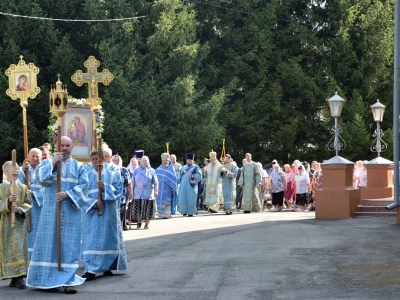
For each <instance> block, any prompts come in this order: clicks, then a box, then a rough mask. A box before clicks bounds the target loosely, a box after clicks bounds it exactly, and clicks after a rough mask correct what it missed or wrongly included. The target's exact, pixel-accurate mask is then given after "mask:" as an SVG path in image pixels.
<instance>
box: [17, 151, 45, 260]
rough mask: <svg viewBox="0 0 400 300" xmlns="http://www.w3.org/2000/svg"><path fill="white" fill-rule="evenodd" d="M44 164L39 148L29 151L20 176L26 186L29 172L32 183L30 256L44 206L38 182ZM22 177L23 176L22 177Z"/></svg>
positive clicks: (29, 234) (40, 186)
mask: <svg viewBox="0 0 400 300" xmlns="http://www.w3.org/2000/svg"><path fill="white" fill-rule="evenodd" d="M41 162H42V151H41V150H40V149H39V148H32V149H31V150H29V157H28V159H27V160H25V161H24V164H23V166H22V168H21V171H20V172H19V174H18V177H19V178H20V182H21V183H23V184H26V178H25V172H26V171H27V170H28V178H29V182H30V191H29V192H30V195H31V197H32V209H31V214H30V218H31V219H30V223H31V231H30V232H28V254H29V259H30V258H31V256H32V252H33V247H34V243H35V237H36V232H37V228H38V225H39V219H40V211H41V209H42V205H43V188H42V185H41V184H40V183H39V181H38V180H37V179H38V178H37V172H35V170H36V169H37V166H38V165H39V164H40V163H41ZM20 175H21V176H20Z"/></svg>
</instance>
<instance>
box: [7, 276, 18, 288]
mask: <svg viewBox="0 0 400 300" xmlns="http://www.w3.org/2000/svg"><path fill="white" fill-rule="evenodd" d="M17 279H18V278H16V277H15V278H11V282H10V284H9V285H8V286H9V287H16V286H17V285H16V282H17Z"/></svg>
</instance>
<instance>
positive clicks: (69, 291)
mask: <svg viewBox="0 0 400 300" xmlns="http://www.w3.org/2000/svg"><path fill="white" fill-rule="evenodd" d="M64 293H66V294H76V293H77V291H76V289H75V287H73V286H64Z"/></svg>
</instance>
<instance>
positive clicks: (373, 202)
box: [362, 198, 393, 207]
mask: <svg viewBox="0 0 400 300" xmlns="http://www.w3.org/2000/svg"><path fill="white" fill-rule="evenodd" d="M392 203H393V198H380V199H364V200H363V201H362V205H363V206H383V207H385V206H387V205H389V204H392Z"/></svg>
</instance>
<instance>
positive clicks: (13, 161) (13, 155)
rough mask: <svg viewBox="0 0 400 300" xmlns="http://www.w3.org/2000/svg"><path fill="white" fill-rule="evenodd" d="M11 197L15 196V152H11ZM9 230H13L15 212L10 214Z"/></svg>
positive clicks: (13, 204) (13, 205)
mask: <svg viewBox="0 0 400 300" xmlns="http://www.w3.org/2000/svg"><path fill="white" fill-rule="evenodd" d="M11 162H12V164H11V176H12V180H11V195H16V192H17V187H16V181H17V176H16V173H17V172H16V168H17V151H15V149H14V150H12V151H11ZM12 207H15V202H12ZM11 228H15V212H11Z"/></svg>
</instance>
